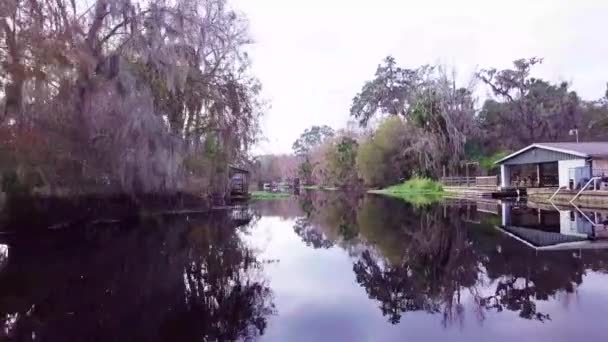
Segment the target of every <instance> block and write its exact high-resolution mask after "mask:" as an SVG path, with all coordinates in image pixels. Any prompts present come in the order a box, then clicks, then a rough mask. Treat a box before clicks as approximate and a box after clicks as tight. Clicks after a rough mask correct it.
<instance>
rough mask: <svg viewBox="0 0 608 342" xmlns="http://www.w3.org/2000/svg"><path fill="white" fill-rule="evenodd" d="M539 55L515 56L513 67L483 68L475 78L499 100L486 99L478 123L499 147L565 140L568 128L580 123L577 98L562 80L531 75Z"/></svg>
mask: <svg viewBox="0 0 608 342" xmlns="http://www.w3.org/2000/svg"><path fill="white" fill-rule="evenodd" d="M542 62H543V60H542V59H541V58H528V59H518V60H516V61H514V62H513V68H511V69H503V70H497V69H494V68H490V69H483V70H481V71H480V72H478V73H477V77H478V79H480V80H481V81H482V82H483V83H484V84H486V85H487V86H489V87H490V89H491V91H492V94H493V95H494V96H495V97H496V98H497V99H498V100H499V101H500V102H499V101H496V100H495V99H489V100H488V101H486V103H485V104H484V108H483V109H482V111H481V113H480V124H481V126H482V128H483V129H484V130H486V131H488V132H489V133H493V134H491V135H490V137H491V138H490V139H492V138H494V137H496V136H497V135H498V137H499V139H498V141H496V142H495V143H498V144H499V146H500V147H501V148H507V149H518V148H521V147H523V146H525V145H528V144H531V143H534V142H542V141H558V140H560V139H567V136H568V132H569V130H570V129H572V128H575V127H579V126H580V125H581V122H582V117H581V108H580V102H581V100H580V98H579V97H578V95H577V94H576V92H574V91H571V90H570V89H569V87H570V85H569V84H568V83H566V82H562V83H560V84H551V83H549V82H547V81H544V80H542V79H538V78H535V77H532V76H531V71H532V68H533V67H534V66H536V65H538V64H540V63H542Z"/></svg>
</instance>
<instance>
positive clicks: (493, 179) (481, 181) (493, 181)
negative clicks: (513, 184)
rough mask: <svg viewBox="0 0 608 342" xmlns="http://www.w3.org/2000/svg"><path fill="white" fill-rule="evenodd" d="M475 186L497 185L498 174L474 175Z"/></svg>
mask: <svg viewBox="0 0 608 342" xmlns="http://www.w3.org/2000/svg"><path fill="white" fill-rule="evenodd" d="M475 185H476V186H498V176H485V177H475Z"/></svg>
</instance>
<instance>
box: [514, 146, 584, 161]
mask: <svg viewBox="0 0 608 342" xmlns="http://www.w3.org/2000/svg"><path fill="white" fill-rule="evenodd" d="M573 159H581V157H579V156H575V155H572V154H568V153H563V152H556V151H550V150H544V149H541V148H538V147H535V148H533V149H531V150H528V151H526V152H524V153H522V154H520V155H518V156H515V157H513V158H511V159H509V160H506V161H505V162H504V163H503V164H504V165H521V164H532V163H548V162H556V161H559V160H573Z"/></svg>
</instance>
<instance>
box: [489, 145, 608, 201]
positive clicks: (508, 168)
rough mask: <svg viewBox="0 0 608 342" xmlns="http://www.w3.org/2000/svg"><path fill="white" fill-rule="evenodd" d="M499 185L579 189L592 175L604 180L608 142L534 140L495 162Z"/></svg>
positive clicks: (510, 187)
mask: <svg viewBox="0 0 608 342" xmlns="http://www.w3.org/2000/svg"><path fill="white" fill-rule="evenodd" d="M496 164H499V165H500V186H501V188H502V189H513V188H546V187H551V188H557V187H560V188H568V189H571V190H574V189H580V188H581V187H583V186H585V184H586V183H587V182H588V181H589V180H591V179H592V178H597V179H599V180H601V181H602V182H600V184H603V185H602V186H607V183H606V182H604V181H605V180H608V142H581V143H574V142H566V143H558V142H556V143H536V144H532V145H530V146H527V147H525V148H523V149H521V150H519V151H517V152H515V153H512V154H510V155H508V156H506V157H504V158H502V159H500V160H498V161H497V162H496Z"/></svg>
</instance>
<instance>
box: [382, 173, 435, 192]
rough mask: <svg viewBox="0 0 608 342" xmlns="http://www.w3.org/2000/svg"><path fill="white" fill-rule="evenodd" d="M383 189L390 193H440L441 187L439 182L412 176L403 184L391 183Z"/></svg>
mask: <svg viewBox="0 0 608 342" xmlns="http://www.w3.org/2000/svg"><path fill="white" fill-rule="evenodd" d="M383 191H385V192H391V193H442V192H443V187H442V186H441V184H440V183H439V182H436V181H434V180H432V179H430V178H424V177H414V178H411V179H409V180H408V181H406V182H405V183H403V184H398V185H393V186H391V187H388V188H386V189H384V190H383Z"/></svg>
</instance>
